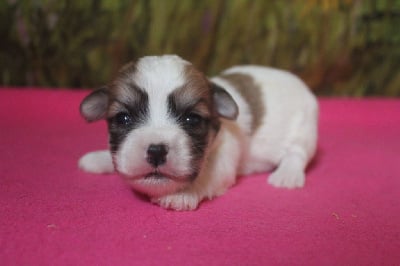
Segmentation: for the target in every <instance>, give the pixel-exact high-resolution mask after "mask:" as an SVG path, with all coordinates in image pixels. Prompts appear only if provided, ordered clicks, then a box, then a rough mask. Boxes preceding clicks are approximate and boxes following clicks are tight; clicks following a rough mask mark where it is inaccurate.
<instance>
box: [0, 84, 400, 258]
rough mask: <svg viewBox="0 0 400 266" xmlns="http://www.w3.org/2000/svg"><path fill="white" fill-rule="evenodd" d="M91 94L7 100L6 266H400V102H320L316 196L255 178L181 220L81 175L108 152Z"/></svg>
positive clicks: (114, 185)
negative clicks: (88, 105)
mask: <svg viewBox="0 0 400 266" xmlns="http://www.w3.org/2000/svg"><path fill="white" fill-rule="evenodd" d="M86 93H87V91H86V92H84V91H79V92H74V91H57V92H55V91H44V90H17V91H11V90H6V89H2V90H0V123H1V124H0V149H1V152H0V159H1V161H0V219H1V220H0V264H1V265H267V264H268V265H277V264H279V265H400V100H386V99H370V100H349V99H320V105H321V115H320V141H319V143H320V145H319V147H320V148H319V152H318V156H317V158H316V160H315V161H314V163H313V164H312V165H311V166H310V169H309V172H308V178H307V182H306V186H305V188H304V189H298V190H285V189H275V188H273V187H271V186H269V185H267V183H266V177H267V174H260V175H254V176H250V177H245V178H242V179H240V181H239V182H238V184H237V185H236V186H234V187H233V188H232V189H230V190H229V191H228V192H227V193H226V194H225V195H224V196H222V197H219V198H217V199H215V200H212V201H208V202H204V203H203V204H201V206H200V208H199V209H198V210H197V211H194V212H174V211H166V210H163V209H161V208H160V207H158V206H155V205H152V204H151V203H149V202H148V201H147V200H146V199H145V198H143V197H140V196H138V195H136V194H135V193H133V192H132V191H131V190H130V188H129V187H128V186H127V185H126V184H124V183H123V181H122V180H121V179H120V178H119V177H118V176H117V175H109V176H105V175H100V176H98V175H91V174H86V173H83V172H81V171H79V170H78V168H77V160H78V158H79V157H80V156H81V155H82V154H84V153H85V152H88V151H91V150H95V149H99V148H106V147H107V134H106V126H105V123H104V122H100V123H97V124H92V125H87V124H86V123H85V122H84V121H83V120H82V119H81V118H80V117H79V113H78V105H79V103H80V100H81V99H82V98H83V97H84V95H85V94H86Z"/></svg>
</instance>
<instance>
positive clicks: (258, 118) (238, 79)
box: [220, 73, 265, 133]
mask: <svg viewBox="0 0 400 266" xmlns="http://www.w3.org/2000/svg"><path fill="white" fill-rule="evenodd" d="M220 77H221V78H222V79H224V80H226V81H228V82H229V83H230V84H231V85H232V86H233V87H234V88H235V89H236V91H237V92H239V94H240V95H241V96H242V97H243V98H244V100H245V101H246V102H247V103H248V105H249V109H250V112H251V115H252V118H253V119H252V123H251V132H252V133H254V132H255V131H256V130H257V128H258V127H259V126H260V125H261V122H262V119H263V117H264V115H265V106H264V104H263V102H262V100H261V99H262V94H261V93H262V92H261V88H260V87H259V86H258V85H257V84H256V83H255V82H254V80H253V78H252V77H251V76H249V75H246V74H241V73H232V74H223V75H221V76H220Z"/></svg>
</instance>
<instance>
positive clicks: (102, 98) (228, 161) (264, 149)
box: [79, 55, 318, 210]
mask: <svg viewBox="0 0 400 266" xmlns="http://www.w3.org/2000/svg"><path fill="white" fill-rule="evenodd" d="M81 113H82V115H83V117H85V118H86V119H87V120H88V121H96V120H99V119H107V121H108V125H109V131H110V151H97V152H91V153H88V154H86V155H84V156H83V157H82V158H81V159H80V161H79V166H80V168H82V169H83V170H85V171H87V172H93V173H111V172H113V171H116V172H118V173H119V174H121V176H122V177H123V178H124V179H125V180H126V181H127V182H128V183H129V184H130V185H131V186H132V187H133V188H134V189H135V190H137V191H139V192H141V193H144V194H146V195H148V196H149V197H150V199H151V201H152V202H154V203H156V204H159V205H160V206H161V207H164V208H168V209H174V210H194V209H196V208H197V207H198V205H199V203H200V202H201V201H202V200H203V199H205V198H208V199H211V198H213V197H215V196H218V195H221V194H223V193H224V192H225V191H226V190H227V189H228V188H229V187H230V186H232V185H233V184H234V183H235V180H236V176H237V175H246V174H250V173H255V172H266V171H272V170H273V173H272V174H271V175H270V176H269V178H268V183H270V184H271V185H273V186H276V187H286V188H297V187H302V186H304V183H305V169H306V166H307V164H308V162H309V161H310V160H311V159H312V157H313V156H314V153H315V150H316V143H317V120H318V105H317V101H316V98H315V97H314V96H313V95H312V93H311V92H310V91H309V90H308V88H307V87H306V85H305V84H304V83H303V82H302V81H301V80H300V79H298V78H297V77H296V76H294V75H292V74H290V73H288V72H285V71H281V70H276V69H272V68H267V67H261V66H236V67H233V68H230V69H228V70H226V71H224V72H223V73H222V74H221V75H219V76H217V77H214V78H211V79H207V78H206V77H205V76H204V75H203V74H202V73H201V72H199V71H198V70H196V69H195V68H194V67H193V65H192V64H190V63H189V62H187V61H185V60H183V59H181V58H180V57H178V56H172V55H166V56H159V57H158V56H150V57H143V58H141V59H139V60H138V61H136V62H132V63H130V64H128V65H127V66H125V67H123V68H122V70H121V71H120V72H119V74H118V75H117V77H116V79H115V80H114V81H113V82H111V83H110V84H109V85H108V86H107V87H104V88H102V89H100V90H97V91H95V92H93V93H91V94H90V95H89V96H87V97H86V98H85V99H84V100H83V102H82V104H81Z"/></svg>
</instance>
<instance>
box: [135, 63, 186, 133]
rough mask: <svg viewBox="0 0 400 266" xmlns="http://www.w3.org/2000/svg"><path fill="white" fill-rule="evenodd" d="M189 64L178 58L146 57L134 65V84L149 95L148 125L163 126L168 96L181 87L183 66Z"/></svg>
mask: <svg viewBox="0 0 400 266" xmlns="http://www.w3.org/2000/svg"><path fill="white" fill-rule="evenodd" d="M189 64H190V63H189V62H187V61H185V60H183V59H181V58H180V57H178V56H173V55H166V56H148V57H143V58H142V59H140V60H139V61H138V62H137V64H136V73H135V75H134V77H133V78H134V80H135V83H136V85H137V86H138V87H140V88H141V89H143V90H145V91H146V92H147V93H148V95H149V111H150V121H149V123H151V124H154V125H160V124H165V123H166V122H167V121H168V120H169V117H168V96H169V95H170V94H171V93H172V92H173V91H174V90H175V89H177V88H179V87H181V86H183V85H184V84H185V83H186V82H187V81H186V80H185V66H187V65H189Z"/></svg>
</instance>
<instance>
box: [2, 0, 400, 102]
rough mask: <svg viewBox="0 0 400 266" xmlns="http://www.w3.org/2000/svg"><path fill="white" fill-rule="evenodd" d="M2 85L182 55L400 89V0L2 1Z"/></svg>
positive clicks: (85, 75)
mask: <svg viewBox="0 0 400 266" xmlns="http://www.w3.org/2000/svg"><path fill="white" fill-rule="evenodd" d="M0 20H1V21H0V36H1V41H0V79H1V84H0V86H36V87H49V88H52V89H56V88H92V87H97V86H100V85H102V84H105V83H106V82H107V81H109V80H110V79H111V78H112V76H113V75H115V72H116V71H117V70H118V68H120V67H121V66H122V65H123V64H124V63H126V62H128V61H130V60H131V59H135V58H137V57H140V56H143V55H149V54H166V53H174V54H179V55H181V56H182V57H184V58H185V59H187V60H190V61H192V62H193V63H194V64H195V65H196V66H197V67H198V68H199V69H201V70H203V71H205V72H206V73H207V74H208V75H214V74H217V73H218V72H219V71H220V70H222V69H224V68H227V67H229V66H231V65H235V64H262V65H268V66H274V67H279V68H283V69H287V70H289V71H292V72H294V73H296V74H298V75H299V76H300V77H301V78H303V79H304V80H305V81H306V83H307V84H308V85H309V86H310V87H311V88H312V89H313V90H314V91H315V92H316V93H317V94H319V95H344V96H368V95H381V96H400V0H353V1H352V0H307V1H306V0H269V1H268V0H201V1H200V0H119V1H115V0H76V1H71V0H26V1H23V0H0Z"/></svg>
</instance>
